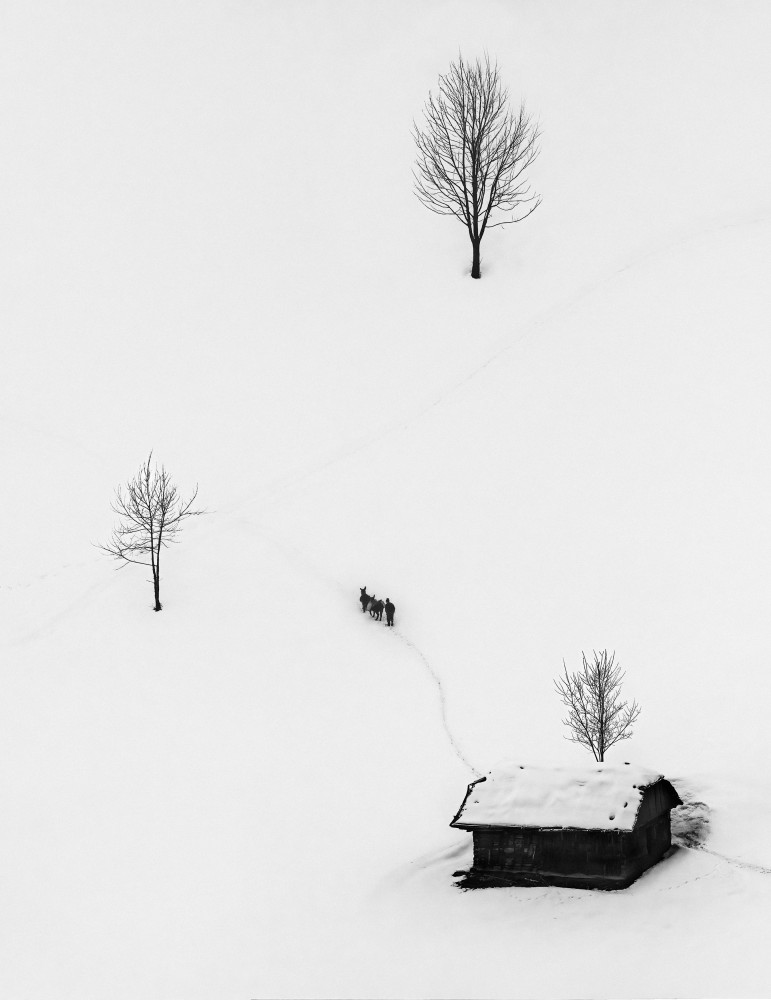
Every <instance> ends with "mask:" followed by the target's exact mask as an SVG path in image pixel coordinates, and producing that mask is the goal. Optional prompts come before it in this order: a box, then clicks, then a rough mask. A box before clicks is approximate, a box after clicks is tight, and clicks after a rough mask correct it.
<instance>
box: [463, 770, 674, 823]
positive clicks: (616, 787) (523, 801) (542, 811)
mask: <svg viewBox="0 0 771 1000" xmlns="http://www.w3.org/2000/svg"><path fill="white" fill-rule="evenodd" d="M662 777H663V775H662V774H659V773H658V772H656V771H651V770H649V769H647V768H643V767H639V766H637V765H632V764H626V763H624V764H618V765H615V766H614V765H610V764H605V763H601V764H600V763H596V764H594V765H593V766H587V767H538V766H532V765H530V764H517V763H513V762H508V763H501V764H498V765H496V767H494V768H493V769H492V770H491V771H490V772H489V773H488V774H487V775H485V780H484V781H479V782H477V783H476V784H474V785H473V787H472V788H471V789H470V791H469V795H468V798H467V799H466V801H465V802H464V804H463V808H462V809H461V810H460V812H459V814H458V816H457V818H456V820H455V821H454V822H453V825H454V826H458V827H475V826H532V827H541V828H549V829H550V828H566V829H567V828H571V829H579V830H631V829H632V828H633V827H634V824H635V820H636V819H637V812H638V810H639V808H640V803H641V801H642V790H643V789H644V788H646V787H647V786H648V785H652V784H653V783H654V782H656V781H658V780H659V779H660V778H662Z"/></svg>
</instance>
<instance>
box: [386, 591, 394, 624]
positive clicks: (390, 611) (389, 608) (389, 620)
mask: <svg viewBox="0 0 771 1000" xmlns="http://www.w3.org/2000/svg"><path fill="white" fill-rule="evenodd" d="M394 611H396V606H395V605H393V604H391V598H390V597H386V602H385V613H386V625H393V623H394Z"/></svg>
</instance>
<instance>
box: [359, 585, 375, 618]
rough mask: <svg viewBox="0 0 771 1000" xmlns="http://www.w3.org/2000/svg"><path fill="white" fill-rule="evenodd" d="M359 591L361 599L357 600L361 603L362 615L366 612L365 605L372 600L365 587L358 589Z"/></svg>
mask: <svg viewBox="0 0 771 1000" xmlns="http://www.w3.org/2000/svg"><path fill="white" fill-rule="evenodd" d="M359 590H360V591H361V597H360V598H359V600H360V601H361V611H362V614H363V613H364V612H365V611H366V610H367V605H368V604H369V602H370V601H371V600H372V598H371V597H370V595H369V594H368V593H367V588H366V587H359Z"/></svg>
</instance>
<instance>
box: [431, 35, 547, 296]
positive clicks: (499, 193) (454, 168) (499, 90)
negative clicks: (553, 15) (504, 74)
mask: <svg viewBox="0 0 771 1000" xmlns="http://www.w3.org/2000/svg"><path fill="white" fill-rule="evenodd" d="M508 99H509V95H508V91H507V90H506V88H504V87H503V86H502V85H501V82H500V78H499V76H498V67H497V65H491V64H490V61H489V59H488V58H485V61H484V64H483V63H481V62H480V61H479V60H478V59H477V61H476V62H475V63H474V64H473V65H472V64H471V63H468V62H466V61H465V60H464V59H463V57H462V56H460V55H459V56H458V60H457V62H454V63H451V64H450V69H449V71H448V72H447V73H446V74H444V76H440V77H439V93H438V94H437V95H436V96H434V95H433V94H429V97H428V100H427V101H426V104H425V107H424V115H425V125H424V127H423V129H419V128H418V126H417V125H415V124H414V123H413V137H414V139H415V142H416V144H417V147H418V157H417V161H416V165H415V171H414V177H415V193H416V194H417V196H418V198H419V199H420V201H421V202H422V203H423V204H424V205H425V206H426V208H428V209H430V210H431V211H432V212H436V213H437V214H438V215H453V216H455V218H456V219H458V220H459V221H460V222H462V223H463V225H464V226H465V227H466V229H467V231H468V235H469V239H470V240H471V246H472V248H473V259H472V264H471V277H472V278H480V277H481V276H482V272H481V269H480V258H479V247H480V244H481V242H482V237H483V236H484V234H485V232H486V231H487V229H488V228H493V227H494V226H506V225H509V224H511V223H513V222H522V220H523V219H525V218H527V216H528V215H530V214H531V213H532V212H534V211H535V209H536V208H537V207H538V205H540V203H541V198H540V195H535V194H531V193H530V186H529V185H528V184H527V183H526V182H525V180H524V178H523V174H524V172H525V170H526V169H527V168H528V167H529V166H530V164H531V163H532V162H533V161H534V160H535V158H536V157H537V156H538V153H539V152H540V149H539V146H538V138H539V135H540V131H539V129H538V126H537V125H535V124H534V123H533V121H532V119H531V118H530V117H529V116H528V115H527V114H526V113H525V108H524V105H521V106H520V108H519V111H518V112H516V113H514V112H512V111H511V110H510V109H509V104H508ZM495 212H498V213H505V214H509V213H510V214H511V218H507V219H498V220H497V221H495V222H491V221H490V218H491V216H492V214H493V213H495Z"/></svg>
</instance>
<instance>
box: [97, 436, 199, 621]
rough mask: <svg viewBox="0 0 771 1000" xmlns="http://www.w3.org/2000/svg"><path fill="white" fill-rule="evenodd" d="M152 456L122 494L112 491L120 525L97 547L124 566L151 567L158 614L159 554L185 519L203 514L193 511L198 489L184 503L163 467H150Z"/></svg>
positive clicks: (159, 602) (159, 604)
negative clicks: (129, 564)
mask: <svg viewBox="0 0 771 1000" xmlns="http://www.w3.org/2000/svg"><path fill="white" fill-rule="evenodd" d="M152 457H153V454H152V452H150V455H149V457H148V459H147V461H146V462H145V463H144V464H143V465H142V466H141V468H140V469H139V472H138V473H137V474H136V476H134V478H133V479H132V480H130V481H129V482H128V483H127V484H126V488H125V492H124V490H123V488H122V487H120V486H119V487H118V488H117V490H116V491H115V502H114V503H113V504H111V507H112V509H113V510H114V511H115V513H116V514H117V515H118V516H119V517H120V523H119V524H118V526H117V527H116V528H115V529H114V530H113V533H112V538H111V539H110V541H109V542H108V543H107V544H106V545H99V546H98V548H100V549H101V550H102V551H103V552H106V553H107V554H108V555H110V556H113V558H115V559H119V560H121V561H122V563H123V564H124V565H127V564H128V563H137V564H138V565H139V566H150V567H151V568H152V572H153V593H154V595H155V607H154V609H153V610H155V611H161V610H162V605H161V597H160V593H161V551H162V549H164V548H166V546H167V545H168V544H169V543H170V542H175V541H176V540H177V538H176V536H177V534H178V533H179V530H180V528H181V527H182V522H183V521H184V520H185V519H186V518H188V517H195V516H196V515H198V514H204V513H205V511H203V510H193V503H194V502H195V499H196V497H197V496H198V487H197V486H196V488H195V491H194V492H193V495H192V496H191V497H190V499H189V500H183V499H182V498H181V497H180V496H179V494H178V492H177V487H176V486H175V485H174V483H173V482H172V480H171V476H170V475H169V474H168V472H167V471H166V469H165V467H164V466H163V465H162V466H161V467H160V469H159V468H158V465H157V464H156V465H155V468H151V461H152Z"/></svg>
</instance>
